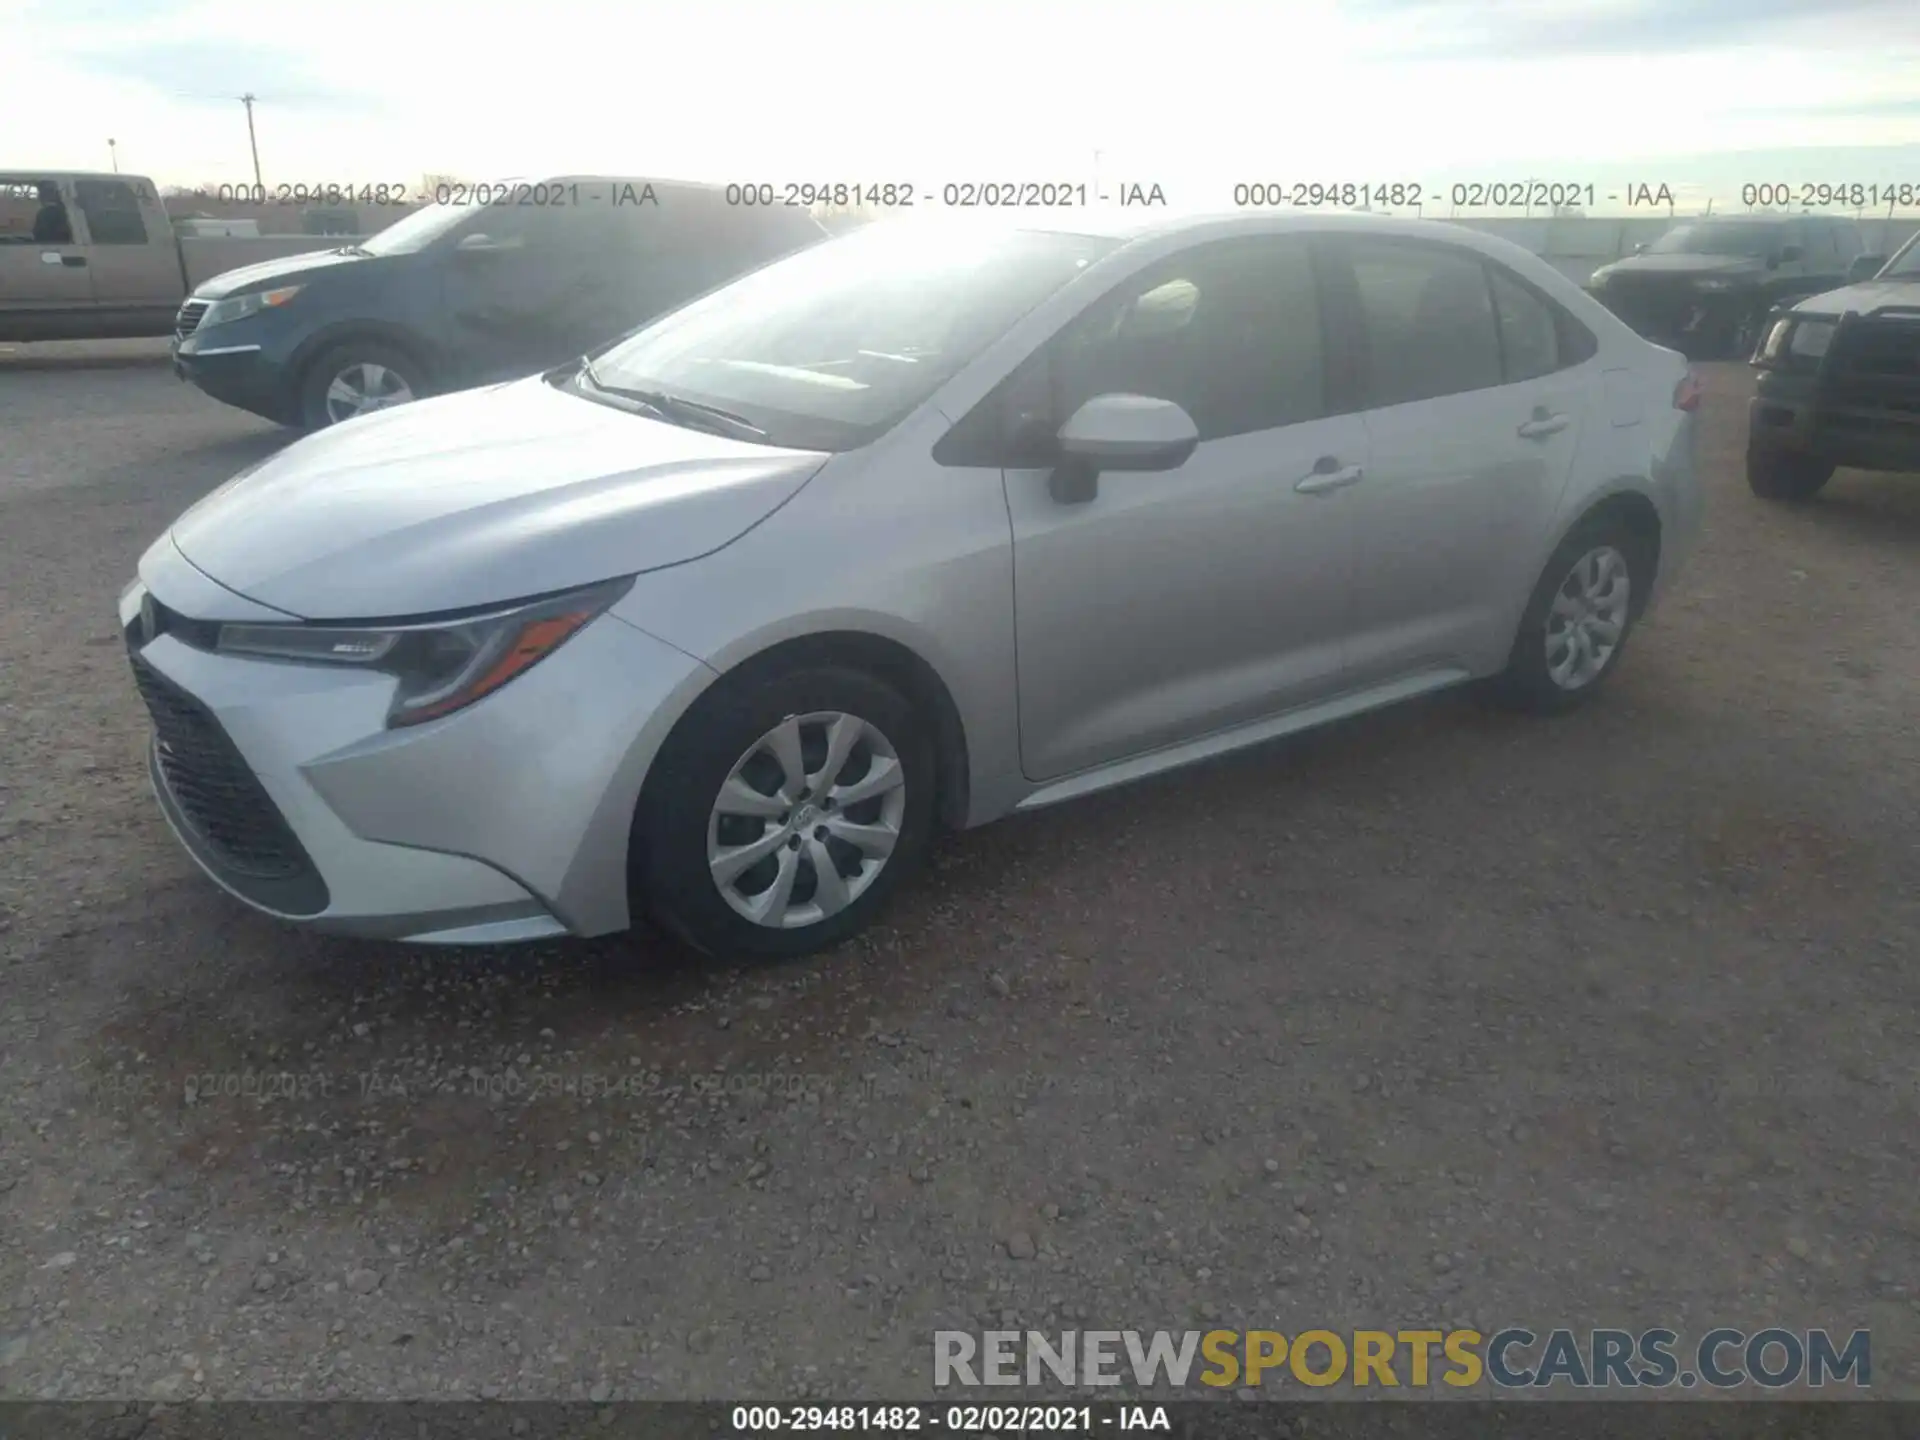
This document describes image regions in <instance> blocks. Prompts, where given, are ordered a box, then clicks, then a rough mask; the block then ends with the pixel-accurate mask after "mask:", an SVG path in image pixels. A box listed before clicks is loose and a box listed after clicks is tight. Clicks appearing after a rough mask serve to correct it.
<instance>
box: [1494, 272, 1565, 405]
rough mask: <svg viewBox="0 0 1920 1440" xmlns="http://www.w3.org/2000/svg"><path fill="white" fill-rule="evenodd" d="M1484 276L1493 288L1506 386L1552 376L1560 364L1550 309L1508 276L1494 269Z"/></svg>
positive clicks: (1557, 341)
mask: <svg viewBox="0 0 1920 1440" xmlns="http://www.w3.org/2000/svg"><path fill="white" fill-rule="evenodd" d="M1487 274H1488V277H1489V279H1490V280H1491V282H1492V285H1493V309H1494V315H1495V318H1496V319H1497V320H1498V321H1499V324H1500V354H1501V358H1502V359H1503V360H1504V361H1505V362H1506V366H1505V375H1506V379H1507V383H1508V384H1512V383H1513V382H1515V381H1517V380H1532V379H1534V378H1535V377H1536V376H1540V375H1551V374H1552V373H1553V372H1554V371H1555V370H1558V369H1559V368H1560V367H1561V365H1562V363H1563V362H1562V360H1561V356H1560V327H1559V326H1558V325H1557V324H1556V323H1555V317H1554V312H1553V308H1552V307H1551V306H1550V305H1548V304H1547V302H1546V301H1545V300H1543V299H1541V298H1540V297H1539V296H1538V295H1535V294H1534V293H1533V292H1532V291H1531V290H1529V289H1527V288H1526V287H1525V286H1524V285H1522V284H1521V283H1520V282H1519V281H1517V280H1515V279H1513V278H1512V277H1511V276H1509V275H1506V274H1503V273H1502V272H1501V271H1499V270H1493V269H1490V270H1489V271H1488V272H1487Z"/></svg>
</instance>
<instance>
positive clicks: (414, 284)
mask: <svg viewBox="0 0 1920 1440" xmlns="http://www.w3.org/2000/svg"><path fill="white" fill-rule="evenodd" d="M443 188H444V187H443ZM457 189H458V190H459V191H460V192H463V193H458V194H449V195H445V196H442V197H440V199H442V200H447V201H451V202H453V203H435V204H430V205H427V206H426V207H425V208H423V209H420V210H416V211H414V212H413V213H412V214H410V215H407V216H405V217H404V218H402V219H400V220H397V221H395V222H394V223H393V224H391V225H389V226H388V227H387V228H386V229H385V230H382V231H381V232H380V233H379V234H377V235H374V236H373V237H371V238H370V239H368V240H366V241H364V242H361V243H358V244H352V245H347V246H343V247H340V248H337V249H333V250H326V251H321V252H317V253H313V254H307V255H298V256H292V257H288V258H286V259H282V260H272V261H268V262H266V263H265V264H260V265H249V266H247V267H245V268H243V269H239V270H231V271H228V272H227V273H226V274H224V275H218V276H215V277H214V278H213V279H211V280H208V281H206V282H205V283H204V284H202V285H200V286H199V288H198V289H196V290H195V291H194V292H193V293H192V294H191V295H190V296H188V298H187V301H186V303H185V304H183V305H182V306H181V307H180V313H179V317H178V320H177V323H176V325H175V338H174V345H173V365H174V370H175V372H176V373H177V374H178V375H180V377H181V378H182V379H185V380H190V381H192V382H193V383H194V384H195V385H197V386H199V387H200V389H202V390H204V391H206V393H207V394H209V395H211V396H213V397H214V398H215V399H216V400H224V401H225V402H227V403H228V404H229V405H237V406H239V407H240V408H241V409H243V410H251V411H252V412H253V413H254V414H256V415H262V416H265V417H266V418H268V419H270V420H276V421H279V422H281V423H282V424H287V425H295V426H300V427H304V428H307V429H319V428H321V427H323V426H327V425H331V424H333V423H335V422H336V421H340V420H346V419H350V418H351V417H353V416H355V415H360V414H364V413H366V412H367V411H370V410H378V409H384V408H386V407H387V406H390V405H398V404H403V403H405V402H406V401H409V400H412V399H415V398H416V397H419V396H422V395H430V394H436V393H441V392H445V391H450V390H464V389H467V388H470V387H472V386H476V385H487V384H492V383H494V382H496V381H501V380H511V379H515V378H517V377H519V376H523V375H531V374H535V373H537V372H539V371H541V370H545V369H548V368H550V367H552V366H554V365H558V364H560V363H562V362H563V361H566V360H571V359H573V358H575V357H577V356H579V355H581V354H584V353H585V352H587V351H590V350H594V349H597V348H599V347H600V346H602V345H605V344H607V343H609V342H611V341H613V340H616V339H618V338H619V337H620V336H622V335H624V334H626V333H627V332H628V331H629V330H632V329H634V328H636V327H638V326H639V325H642V324H644V323H645V322H646V321H648V320H650V319H652V318H654V317H655V316H657V315H659V314H661V313H662V312H664V311H667V310H670V309H673V308H675V307H677V306H679V305H681V304H683V303H684V302H686V301H688V300H691V299H693V298H695V297H696V296H698V295H701V294H704V293H705V292H706V291H708V290H710V289H713V288H714V287H715V286H718V285H720V284H722V283H723V282H725V281H727V280H731V279H733V278H734V277H736V276H738V275H740V274H743V273H744V272H746V271H748V270H753V269H757V268H758V267H760V266H761V265H764V264H766V263H768V262H769V261H772V260H775V259H778V258H779V257H780V256H782V255H785V254H789V253H791V252H792V251H795V250H798V249H801V248H803V247H805V246H807V245H809V244H812V243H813V242H814V241H816V240H818V239H821V238H823V236H824V234H825V232H824V231H823V230H822V229H821V228H820V225H819V223H818V222H817V221H815V220H814V219H813V217H812V216H811V215H810V214H809V213H808V212H807V211H805V210H803V209H795V208H788V207H783V206H774V207H770V208H769V207H743V206H734V205H728V204H726V203H725V195H724V192H723V191H722V190H721V189H720V188H719V187H717V186H705V185H685V184H677V183H669V182H663V181H647V180H644V179H626V178H621V177H609V176H584V175H582V176H566V177H562V178H559V179H552V180H540V181H525V182H521V181H513V182H506V183H498V184H490V185H481V186H475V187H471V193H465V192H468V190H469V187H464V186H463V187H457Z"/></svg>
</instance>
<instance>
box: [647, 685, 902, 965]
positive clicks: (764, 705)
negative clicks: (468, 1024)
mask: <svg viewBox="0 0 1920 1440" xmlns="http://www.w3.org/2000/svg"><path fill="white" fill-rule="evenodd" d="M829 716H839V717H852V718H853V719H854V720H855V721H857V722H858V723H859V726H860V727H863V728H861V729H859V730H857V731H847V732H845V733H846V734H847V735H857V739H855V740H853V741H852V742H851V748H850V749H849V750H847V751H845V752H844V760H843V763H842V765H841V767H840V769H839V771H838V776H839V781H840V783H839V785H838V786H836V787H835V788H836V789H847V788H849V787H852V786H854V785H856V784H859V785H866V784H884V776H886V775H893V776H896V777H897V781H898V783H897V784H895V785H889V786H885V788H883V789H878V790H877V793H876V794H875V796H874V797H873V798H871V799H865V800H862V801H861V802H860V803H858V804H857V805H853V806H845V805H841V806H835V805H833V802H832V797H831V796H827V797H825V800H824V802H823V796H822V794H821V787H822V781H823V772H821V771H820V770H819V769H818V768H816V767H819V766H821V765H822V764H823V762H824V761H825V760H826V759H827V758H828V746H829V742H830V740H831V739H832V738H833V731H832V728H831V725H830V722H828V721H827V720H826V719H824V718H822V717H829ZM788 725H792V726H793V727H794V729H795V731H796V732H797V736H798V742H797V743H798V749H799V752H800V768H801V770H802V771H803V772H805V774H806V776H807V778H808V779H809V780H810V782H811V784H810V785H809V787H808V789H809V791H810V793H808V794H806V795H805V796H804V797H803V796H801V794H800V790H801V787H800V786H798V785H796V784H794V783H793V781H792V780H791V779H788V778H785V776H784V773H783V772H784V771H785V770H786V768H787V766H786V765H785V764H783V763H782V762H781V761H780V760H779V759H778V758H777V756H776V750H775V745H774V743H773V737H774V736H775V735H776V733H777V732H779V731H781V730H782V729H784V728H785V727H786V726H788ZM887 752H891V754H890V755H889V754H888V753H887ZM789 753H791V752H789ZM889 762H890V763H891V765H892V766H893V768H892V769H891V770H889V769H888V764H889ZM935 775H936V766H935V763H934V747H933V740H932V731H931V728H930V726H929V725H928V724H927V723H925V721H924V719H923V717H921V716H920V715H918V714H916V713H915V711H914V708H913V706H912V704H911V703H910V702H909V701H908V700H907V698H906V697H905V696H904V695H902V694H901V693H900V692H899V691H898V690H896V689H894V688H893V687H892V686H891V685H888V684H886V683H885V682H883V681H881V680H878V679H875V678H874V677H873V676H871V675H868V674H866V673H865V672H863V671H859V670H854V669H844V668H840V667H837V666H831V665H827V666H814V665H809V666H806V667H804V668H798V669H792V670H786V671H780V672H776V673H774V674H771V675H761V676H753V677H747V676H744V675H743V676H740V677H738V678H737V679H729V680H722V681H721V682H720V683H719V684H718V685H717V686H716V687H715V688H714V689H713V690H711V691H709V692H708V693H707V694H706V695H704V696H702V697H701V698H700V699H699V700H698V701H696V702H695V703H694V705H693V707H692V709H690V710H689V711H688V712H687V714H686V715H685V716H683V717H682V718H681V720H680V723H679V724H678V725H677V726H676V727H675V728H674V731H673V733H672V734H671V735H670V736H669V737H668V739H667V743H666V744H665V745H664V746H663V747H661V752H660V755H659V756H658V757H657V758H656V760H655V761H654V765H653V770H652V777H653V778H651V779H650V780H649V781H648V784H647V787H646V791H645V793H643V795H642V797H641V802H640V807H639V810H638V812H637V813H636V815H635V817H634V836H633V839H634V844H633V846H632V854H633V857H634V870H635V874H634V885H635V889H636V891H637V892H638V894H637V898H638V899H639V901H640V902H641V905H642V907H643V908H644V909H645V910H646V912H647V913H648V914H649V915H650V916H651V917H652V918H653V919H654V920H655V922H656V923H658V924H659V925H661V926H662V927H663V928H664V929H666V930H668V931H670V932H671V933H673V934H674V935H676V936H678V937H679V938H680V939H682V940H683V941H685V942H686V943H687V944H688V945H690V946H691V947H692V948H693V949H695V950H697V951H700V952H701V953H703V954H706V955H713V956H722V957H729V956H749V957H755V958H766V959H786V958H791V957H796V956H800V955H807V954H812V953H813V952H815V951H819V950H824V949H827V948H828V947H830V946H833V945H838V944H840V943H841V942H842V941H845V940H847V939H849V938H851V937H852V936H854V935H855V934H857V933H859V932H860V931H861V930H863V929H865V928H866V926H867V925H869V924H870V923H871V922H872V921H873V919H874V917H875V916H876V915H878V914H879V913H880V911H881V910H882V909H883V908H884V907H885V906H886V904H887V902H888V900H889V898H890V897H891V896H892V894H893V892H894V890H895V889H896V888H897V887H898V886H899V885H900V883H901V882H902V881H903V880H904V879H905V878H906V877H907V876H908V875H909V874H910V873H911V872H912V871H913V870H914V868H916V866H917V865H918V863H919V861H920V860H921V858H922V857H923V856H924V854H925V852H926V847H927V843H928V839H929V836H930V834H931V832H932V826H933V817H934V810H935V804H934V800H935V797H934V788H935ZM825 778H829V779H830V778H831V777H825ZM730 782H732V783H735V784H739V785H743V786H745V787H746V788H747V789H750V790H752V791H753V792H754V796H753V797H752V805H751V808H753V809H755V810H765V811H767V812H768V813H764V814H748V813H746V812H745V811H744V810H736V811H735V812H733V813H729V814H724V815H723V814H720V813H717V808H716V807H717V802H718V801H719V800H720V798H721V792H722V787H723V786H729V785H730ZM729 794H730V795H731V796H733V797H736V798H738V797H740V796H742V794H743V791H742V790H740V789H730V790H729ZM776 794H778V795H784V796H785V797H786V799H787V801H788V802H792V801H795V800H796V799H797V800H798V803H793V804H790V805H789V804H776V803H774V800H775V798H776ZM896 795H897V796H898V797H899V798H898V800H895V799H894V798H893V797H895V796H896ZM808 811H815V812H816V813H813V814H812V815H811V816H810V815H809V814H808ZM816 821H817V822H819V823H817V824H816V823H815V822H816ZM855 827H857V830H858V833H859V836H860V838H861V839H862V840H863V845H864V846H865V847H868V848H866V849H865V850H863V849H862V848H860V847H855V846H852V845H850V844H848V842H847V841H846V840H845V839H844V838H842V834H841V832H845V833H854V829H855ZM888 832H890V833H891V836H892V844H891V849H890V851H888V852H887V853H885V854H884V855H876V854H875V853H874V848H875V847H877V845H878V844H879V843H881V837H883V836H885V835H886V834H887V833H888ZM781 837H784V838H781ZM828 837H831V839H829V838H828ZM769 838H773V839H774V844H773V846H772V847H771V848H769V849H765V850H764V851H763V852H762V853H761V854H760V856H759V858H757V859H754V860H753V861H752V863H751V864H747V865H746V866H745V868H744V869H740V868H738V867H737V866H736V867H735V868H734V869H733V873H732V874H731V878H730V879H727V880H726V881H725V882H724V885H723V881H722V879H721V878H719V877H718V876H717V875H716V873H715V868H714V865H713V862H712V858H711V857H712V855H713V854H715V853H719V854H720V855H722V857H723V862H722V863H725V862H724V857H725V854H726V852H727V851H734V852H739V851H743V850H748V849H751V848H753V847H757V846H763V845H764V843H765V842H766V841H767V840H768V839H769ZM836 842H837V843H836ZM710 847H712V848H711V849H710ZM735 858H736V860H737V859H738V856H737V855H736V857H735ZM876 858H877V859H878V860H879V862H880V863H879V864H878V866H877V867H876V868H875V869H874V870H872V871H871V872H868V871H867V869H866V867H867V866H868V865H869V864H870V863H872V861H873V860H875V859H876ZM823 860H824V861H825V862H826V863H830V864H832V866H833V869H834V871H835V872H836V874H837V875H838V876H839V877H840V888H839V890H837V891H836V892H834V894H833V895H832V896H831V898H829V897H828V896H826V895H824V894H823V892H822V887H821V885H820V883H819V877H820V875H821V873H823V872H822V871H821V869H820V868H819V867H820V865H821V864H822V862H823ZM850 872H851V873H850ZM789 876H790V877H791V878H788V877H789ZM782 883H784V884H786V886H787V887H788V889H787V892H786V895H785V897H784V899H785V903H784V904H780V900H781V897H780V893H779V890H778V887H779V886H780V885H781V884H782ZM729 897H731V898H729ZM776 906H778V910H779V912H780V913H783V914H784V915H785V917H786V920H787V921H789V922H791V923H785V924H780V923H771V922H770V921H769V919H768V918H767V917H768V916H770V915H772V914H773V913H775V907H776ZM743 907H744V908H743ZM756 908H759V909H760V910H761V911H762V918H759V919H756V918H754V917H753V916H752V915H750V914H749V913H747V912H748V911H749V910H753V909H756Z"/></svg>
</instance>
